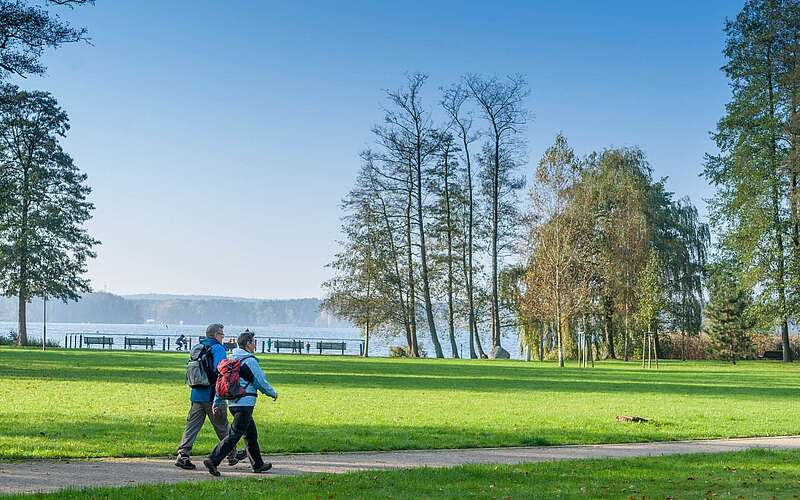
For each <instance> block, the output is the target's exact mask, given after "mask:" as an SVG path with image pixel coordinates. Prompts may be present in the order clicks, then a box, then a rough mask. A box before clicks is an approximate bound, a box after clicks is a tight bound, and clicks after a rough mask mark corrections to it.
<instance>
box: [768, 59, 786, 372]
mask: <svg viewBox="0 0 800 500" xmlns="http://www.w3.org/2000/svg"><path fill="white" fill-rule="evenodd" d="M767 67H768V68H769V69H768V71H769V74H768V75H767V84H768V89H767V91H768V92H767V93H768V99H769V113H770V118H772V119H774V118H775V115H776V102H775V93H774V92H775V91H774V81H773V77H774V75H773V71H774V70H773V66H772V51H771V47H768V48H767ZM770 148H771V150H770V168H771V174H772V176H773V182H772V218H773V220H772V223H773V229H774V230H775V243H776V246H777V247H778V275H777V276H776V278H777V279H776V284H777V288H778V308H779V309H780V320H781V344H782V347H783V362H784V363H791V361H792V351H791V348H790V345H789V324H788V319H787V315H788V312H787V307H786V281H785V280H786V253H785V248H784V244H783V223H782V221H781V214H780V210H781V194H780V188H779V184H778V182H779V179H780V174H781V173H780V171H779V168H778V138H777V136H776V134H775V130H774V127H773V130H772V136H771V137H770Z"/></svg>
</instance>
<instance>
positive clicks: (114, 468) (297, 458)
mask: <svg viewBox="0 0 800 500" xmlns="http://www.w3.org/2000/svg"><path fill="white" fill-rule="evenodd" d="M751 448H781V449H800V436H793V437H770V438H743V439H719V440H706V441H673V442H660V443H632V444H604V445H575V446H536V447H527V448H473V449H462V450H424V451H423V450H421V451H416V450H409V451H386V452H380V451H379V452H355V453H313V454H312V453H309V454H294V455H270V456H265V459H266V460H267V461H269V462H272V464H273V469H272V471H273V472H272V475H296V474H305V473H310V472H328V473H341V472H347V471H353V470H366V469H394V468H408V467H420V466H428V467H449V466H454V465H461V464H482V463H498V464H517V463H521V462H541V461H545V460H566V459H582V458H623V457H642V456H655V455H673V454H677V453H720V452H726V451H739V450H746V449H751ZM201 458H202V457H198V459H197V460H196V463H197V465H198V466H199V469H198V470H197V471H184V470H180V469H178V468H177V467H175V466H174V465H173V460H171V459H161V458H144V459H102V460H58V461H52V460H28V461H22V462H9V463H0V494H3V493H5V494H8V493H22V492H31V491H53V490H58V489H61V488H67V487H86V486H125V485H131V484H146V483H176V482H180V481H198V480H212V479H214V480H219V479H216V478H213V477H212V476H211V475H209V474H208V473H207V472H206V471H205V469H204V468H203V466H202V463H201ZM248 470H249V469H248V466H247V465H246V464H245V463H242V464H239V465H237V466H236V467H227V466H221V467H220V471H221V472H222V476H223V479H224V478H225V477H239V478H252V477H255V476H254V475H253V474H252V473H248Z"/></svg>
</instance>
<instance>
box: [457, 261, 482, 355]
mask: <svg viewBox="0 0 800 500" xmlns="http://www.w3.org/2000/svg"><path fill="white" fill-rule="evenodd" d="M463 250H464V251H463V252H462V253H461V266H462V267H463V271H464V282H465V284H466V288H467V302H468V307H469V311H468V312H467V329H468V332H467V333H468V335H469V357H470V359H477V357H478V355H477V354H476V353H475V333H474V332H475V311H474V310H473V309H472V304H471V303H469V301H470V300H471V296H470V288H471V285H470V276H469V271H468V269H467V266H468V264H467V249H466V246H465V247H464V249H463Z"/></svg>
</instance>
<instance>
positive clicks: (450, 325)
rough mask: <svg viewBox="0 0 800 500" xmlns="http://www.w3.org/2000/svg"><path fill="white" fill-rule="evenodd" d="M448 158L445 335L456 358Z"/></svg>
mask: <svg viewBox="0 0 800 500" xmlns="http://www.w3.org/2000/svg"><path fill="white" fill-rule="evenodd" d="M449 167H450V165H449V163H448V157H447V156H445V159H444V210H445V223H446V225H447V333H448V335H449V336H450V350H451V352H452V356H453V357H454V358H458V357H459V356H458V345H457V344H456V331H455V314H454V311H453V224H452V217H450V171H449Z"/></svg>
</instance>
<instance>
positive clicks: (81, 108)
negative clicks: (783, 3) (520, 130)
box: [22, 0, 742, 298]
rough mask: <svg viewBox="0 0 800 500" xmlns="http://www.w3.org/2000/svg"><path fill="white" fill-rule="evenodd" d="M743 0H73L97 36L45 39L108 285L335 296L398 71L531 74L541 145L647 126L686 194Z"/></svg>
mask: <svg viewBox="0 0 800 500" xmlns="http://www.w3.org/2000/svg"><path fill="white" fill-rule="evenodd" d="M741 5H742V2H741V1H732V0H706V1H703V2H692V1H672V2H641V1H608V2H586V1H560V2H536V1H527V2H495V3H488V2H465V1H460V2H433V1H427V2H266V1H263V2H261V1H252V0H251V1H244V0H241V1H239V0H236V1H234V0H229V1H225V2H220V1H205V0H204V1H199V0H194V1H189V0H184V1H172V2H157V1H149V0H148V1H144V0H137V1H133V0H113V1H110V0H98V1H97V4H96V5H95V6H94V7H87V8H81V9H76V10H75V11H74V12H69V11H63V12H64V17H68V18H69V19H72V20H74V21H75V22H76V23H78V24H81V25H84V26H86V27H87V28H88V29H89V31H90V34H91V36H92V39H93V41H92V43H93V45H92V46H86V45H81V46H68V47H64V48H62V49H60V50H58V51H55V52H51V53H48V55H47V57H46V58H45V61H46V63H47V64H48V66H49V72H48V74H47V76H45V77H44V78H29V79H28V80H27V81H24V82H22V85H23V86H25V87H27V88H36V89H44V90H48V91H51V92H52V93H53V94H54V95H55V96H56V97H57V98H58V99H59V101H60V102H61V104H62V105H63V106H64V108H65V109H66V110H67V111H68V112H69V114H70V117H71V122H72V130H71V132H70V135H69V138H68V140H67V141H66V147H67V149H68V151H69V152H70V153H71V154H72V155H73V156H74V157H75V159H76V161H77V163H78V164H79V165H80V166H81V168H83V169H84V170H85V171H86V172H87V173H88V175H89V182H90V183H91V185H92V186H93V188H94V193H93V200H94V202H95V204H96V206H97V210H96V212H95V216H94V219H93V220H92V222H91V225H90V229H91V231H92V233H93V234H94V235H95V236H96V237H97V238H98V239H100V240H102V242H103V245H102V246H101V247H99V249H98V254H99V255H98V258H97V259H96V260H95V261H93V262H92V263H91V264H90V268H89V274H90V277H91V279H92V281H93V283H94V285H95V287H96V288H98V289H102V288H103V287H104V286H107V287H108V290H109V291H112V292H115V293H138V292H163V293H197V294H214V295H236V296H249V297H265V298H286V297H304V296H319V295H320V294H321V290H320V283H321V282H322V281H323V280H324V279H325V278H326V277H327V276H328V272H327V270H326V269H325V268H324V265H325V264H326V263H327V262H328V261H329V260H330V259H331V256H332V255H333V253H334V252H335V251H336V248H337V247H336V243H335V240H336V239H337V238H338V236H339V216H340V212H339V201H340V199H341V198H342V196H343V195H344V194H345V193H346V192H347V191H348V189H349V188H350V187H351V185H352V182H353V179H354V176H355V173H356V171H357V169H358V167H359V163H358V153H359V151H361V150H362V149H363V148H364V147H365V146H366V145H368V144H369V142H370V140H371V137H370V129H371V127H372V126H373V125H374V124H375V123H377V122H379V121H380V120H381V117H382V114H381V111H380V105H381V103H382V100H383V90H382V89H386V88H397V87H399V86H400V85H402V83H403V81H404V74H405V73H406V72H411V71H422V72H425V73H428V74H429V75H430V80H429V83H428V85H427V90H428V93H427V94H426V96H425V98H426V99H427V101H428V102H429V103H430V104H431V105H434V104H435V103H436V102H437V89H438V87H440V86H443V85H449V84H450V83H451V82H454V81H456V80H457V79H458V78H459V76H460V75H462V74H464V73H467V72H477V73H484V74H498V75H503V74H508V73H516V72H519V73H523V74H525V75H526V76H527V77H528V80H529V82H530V86H531V90H532V93H531V97H530V99H529V108H530V110H531V111H532V114H533V120H532V121H531V123H530V124H529V126H528V128H527V130H526V132H525V136H526V138H527V140H528V148H529V151H528V153H529V158H530V165H529V167H528V168H527V169H526V172H525V173H526V175H528V177H530V172H531V171H532V168H533V165H534V164H535V162H536V161H537V160H538V158H539V156H540V155H541V153H542V152H543V151H544V149H545V148H546V147H547V145H548V144H549V143H550V142H551V141H552V140H553V138H554V137H555V135H556V134H557V133H558V132H559V131H561V132H563V133H564V134H565V135H566V136H567V138H568V140H569V141H570V144H571V145H572V146H573V147H574V148H575V150H576V151H577V152H578V153H580V154H585V153H588V152H590V151H592V150H595V149H601V148H604V147H608V146H626V145H638V146H640V147H641V148H642V149H644V151H646V153H647V154H648V156H649V159H650V161H651V163H652V166H653V168H654V169H655V172H656V175H657V176H668V177H669V181H668V183H667V185H668V187H669V188H670V189H671V190H672V191H674V192H675V193H676V195H678V196H685V195H688V196H691V198H692V199H693V200H694V201H695V203H697V204H699V205H701V206H704V204H703V202H702V198H703V197H708V196H709V195H710V193H711V191H710V189H709V188H708V187H707V186H706V185H705V181H704V180H703V179H702V178H699V177H698V174H699V172H700V171H701V169H702V162H703V155H704V154H705V153H706V152H710V151H713V150H714V149H713V147H714V146H713V143H712V142H711V141H710V139H709V135H708V133H709V131H710V130H712V129H713V128H714V126H715V124H716V121H717V120H718V119H719V118H720V116H721V115H722V113H723V110H724V104H725V102H726V101H727V99H728V96H729V91H728V86H727V83H726V81H725V79H724V77H723V75H722V73H721V72H720V71H719V68H720V66H721V65H722V64H723V63H724V61H723V58H722V55H721V50H722V45H723V42H724V36H723V33H722V29H723V23H724V21H725V19H726V18H730V17H733V16H735V15H736V13H737V11H738V10H739V8H740V7H741Z"/></svg>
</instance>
